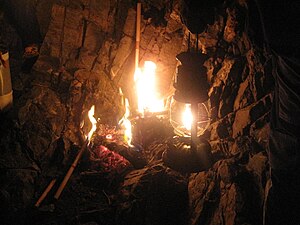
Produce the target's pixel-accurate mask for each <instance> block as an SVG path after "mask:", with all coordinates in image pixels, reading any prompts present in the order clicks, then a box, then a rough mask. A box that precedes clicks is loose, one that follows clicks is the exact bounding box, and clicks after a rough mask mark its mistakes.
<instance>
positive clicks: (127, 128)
mask: <svg viewBox="0 0 300 225" xmlns="http://www.w3.org/2000/svg"><path fill="white" fill-rule="evenodd" d="M120 93H121V94H122V90H121V89H120ZM124 104H125V113H124V116H123V117H122V119H121V120H120V121H119V125H120V126H121V127H122V128H123V130H124V139H125V141H126V143H127V144H128V146H130V147H132V146H133V145H132V144H131V141H132V130H131V122H130V120H129V119H128V118H129V116H130V109H129V102H128V99H127V98H125V99H124Z"/></svg>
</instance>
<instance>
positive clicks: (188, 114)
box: [182, 104, 193, 131]
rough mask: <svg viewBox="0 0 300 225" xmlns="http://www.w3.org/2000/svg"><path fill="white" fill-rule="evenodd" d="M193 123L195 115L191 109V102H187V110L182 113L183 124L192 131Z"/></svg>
mask: <svg viewBox="0 0 300 225" xmlns="http://www.w3.org/2000/svg"><path fill="white" fill-rule="evenodd" d="M192 123H193V115H192V110H191V104H186V105H185V110H184V112H183V113H182V124H183V126H184V128H185V129H187V130H188V131H190V130H191V128H192Z"/></svg>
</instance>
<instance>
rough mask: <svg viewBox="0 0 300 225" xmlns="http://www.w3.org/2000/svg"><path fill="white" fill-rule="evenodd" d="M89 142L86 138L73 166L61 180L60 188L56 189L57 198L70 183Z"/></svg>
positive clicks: (55, 196)
mask: <svg viewBox="0 0 300 225" xmlns="http://www.w3.org/2000/svg"><path fill="white" fill-rule="evenodd" d="M87 144H88V140H86V142H85V143H84V144H83V145H82V147H81V149H80V151H79V152H78V154H77V156H76V158H75V160H74V161H73V163H72V165H71V167H70V168H69V170H68V172H67V174H66V176H65V177H64V179H63V181H62V182H61V184H60V186H59V188H58V189H57V191H56V193H55V195H54V198H55V199H59V196H60V195H61V193H62V191H63V190H64V188H65V186H66V185H67V183H68V181H69V179H70V177H71V175H72V173H73V171H74V169H75V168H76V166H77V164H78V162H79V160H80V158H81V156H82V154H83V152H84V150H85V148H86V147H87Z"/></svg>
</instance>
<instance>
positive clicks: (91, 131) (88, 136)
mask: <svg viewBox="0 0 300 225" xmlns="http://www.w3.org/2000/svg"><path fill="white" fill-rule="evenodd" d="M94 114H95V106H94V105H93V106H92V107H91V109H90V110H89V112H88V116H89V119H90V121H91V123H92V128H91V130H90V132H89V133H88V135H87V139H88V140H89V142H90V141H91V138H92V136H93V133H94V132H95V130H96V129H97V126H96V124H97V120H96V119H95V117H94Z"/></svg>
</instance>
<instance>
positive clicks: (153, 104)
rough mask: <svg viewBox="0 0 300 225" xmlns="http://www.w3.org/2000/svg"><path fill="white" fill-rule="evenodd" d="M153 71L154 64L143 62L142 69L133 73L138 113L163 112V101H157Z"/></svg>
mask: <svg viewBox="0 0 300 225" xmlns="http://www.w3.org/2000/svg"><path fill="white" fill-rule="evenodd" d="M155 70H156V64H155V63H154V62H152V61H145V64H144V68H143V69H141V68H138V69H137V70H136V71H135V74H134V81H135V86H136V92H137V102H138V112H139V113H142V114H144V113H145V112H146V111H148V112H161V111H164V101H163V99H159V97H158V91H157V89H156V86H157V81H156V76H155Z"/></svg>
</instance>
